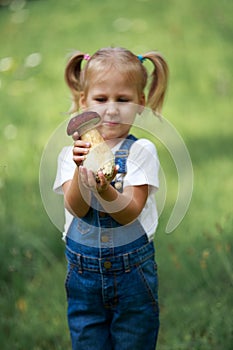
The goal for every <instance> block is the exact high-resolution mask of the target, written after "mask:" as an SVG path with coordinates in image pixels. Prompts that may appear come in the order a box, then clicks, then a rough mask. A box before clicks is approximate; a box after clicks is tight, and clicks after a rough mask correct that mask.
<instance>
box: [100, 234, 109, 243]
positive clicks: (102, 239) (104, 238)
mask: <svg viewBox="0 0 233 350" xmlns="http://www.w3.org/2000/svg"><path fill="white" fill-rule="evenodd" d="M108 241H109V238H108V236H102V237H101V242H103V243H107V242H108Z"/></svg>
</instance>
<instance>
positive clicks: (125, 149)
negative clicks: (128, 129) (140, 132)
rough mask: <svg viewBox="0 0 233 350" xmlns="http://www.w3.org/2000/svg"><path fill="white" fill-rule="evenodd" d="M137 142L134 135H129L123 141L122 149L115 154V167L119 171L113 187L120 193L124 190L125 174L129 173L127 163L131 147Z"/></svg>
mask: <svg viewBox="0 0 233 350" xmlns="http://www.w3.org/2000/svg"><path fill="white" fill-rule="evenodd" d="M135 141H137V138H136V137H135V136H134V135H128V136H127V137H126V139H125V140H124V141H123V143H122V145H121V147H120V149H119V150H118V151H116V152H115V165H118V166H119V170H118V172H117V175H116V177H115V179H114V181H113V182H112V185H113V186H114V187H115V188H116V189H117V190H118V191H119V192H121V191H122V190H123V179H124V176H125V174H126V173H127V166H126V162H127V158H128V155H129V150H130V147H131V146H132V144H133V143H134V142H135Z"/></svg>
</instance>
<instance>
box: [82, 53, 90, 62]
mask: <svg viewBox="0 0 233 350" xmlns="http://www.w3.org/2000/svg"><path fill="white" fill-rule="evenodd" d="M90 58H91V56H90V55H89V54H88V53H87V54H85V55H84V56H83V59H84V60H85V61H89V59H90Z"/></svg>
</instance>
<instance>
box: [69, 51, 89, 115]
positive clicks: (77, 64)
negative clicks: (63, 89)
mask: <svg viewBox="0 0 233 350" xmlns="http://www.w3.org/2000/svg"><path fill="white" fill-rule="evenodd" d="M84 56H85V54H84V53H82V52H80V51H77V52H75V54H74V55H72V56H71V58H70V59H69V61H68V62H67V65H66V68H65V81H66V83H67V85H68V87H69V88H70V90H71V93H72V100H73V101H72V105H71V108H70V111H69V112H70V113H73V112H75V111H77V110H78V109H79V98H80V91H81V90H82V87H81V82H80V79H81V64H82V60H83V58H84Z"/></svg>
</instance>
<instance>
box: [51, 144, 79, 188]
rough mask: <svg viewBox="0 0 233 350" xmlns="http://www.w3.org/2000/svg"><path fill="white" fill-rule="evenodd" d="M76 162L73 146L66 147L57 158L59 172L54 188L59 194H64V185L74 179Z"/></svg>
mask: <svg viewBox="0 0 233 350" xmlns="http://www.w3.org/2000/svg"><path fill="white" fill-rule="evenodd" d="M75 167H76V165H75V163H74V161H73V154H72V147H64V148H63V149H62V151H61V152H60V154H59V156H58V160H57V174H56V179H55V181H54V185H53V190H54V192H56V193H58V194H63V190H62V185H63V184H64V183H65V182H66V181H68V180H72V178H73V175H74V171H75Z"/></svg>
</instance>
